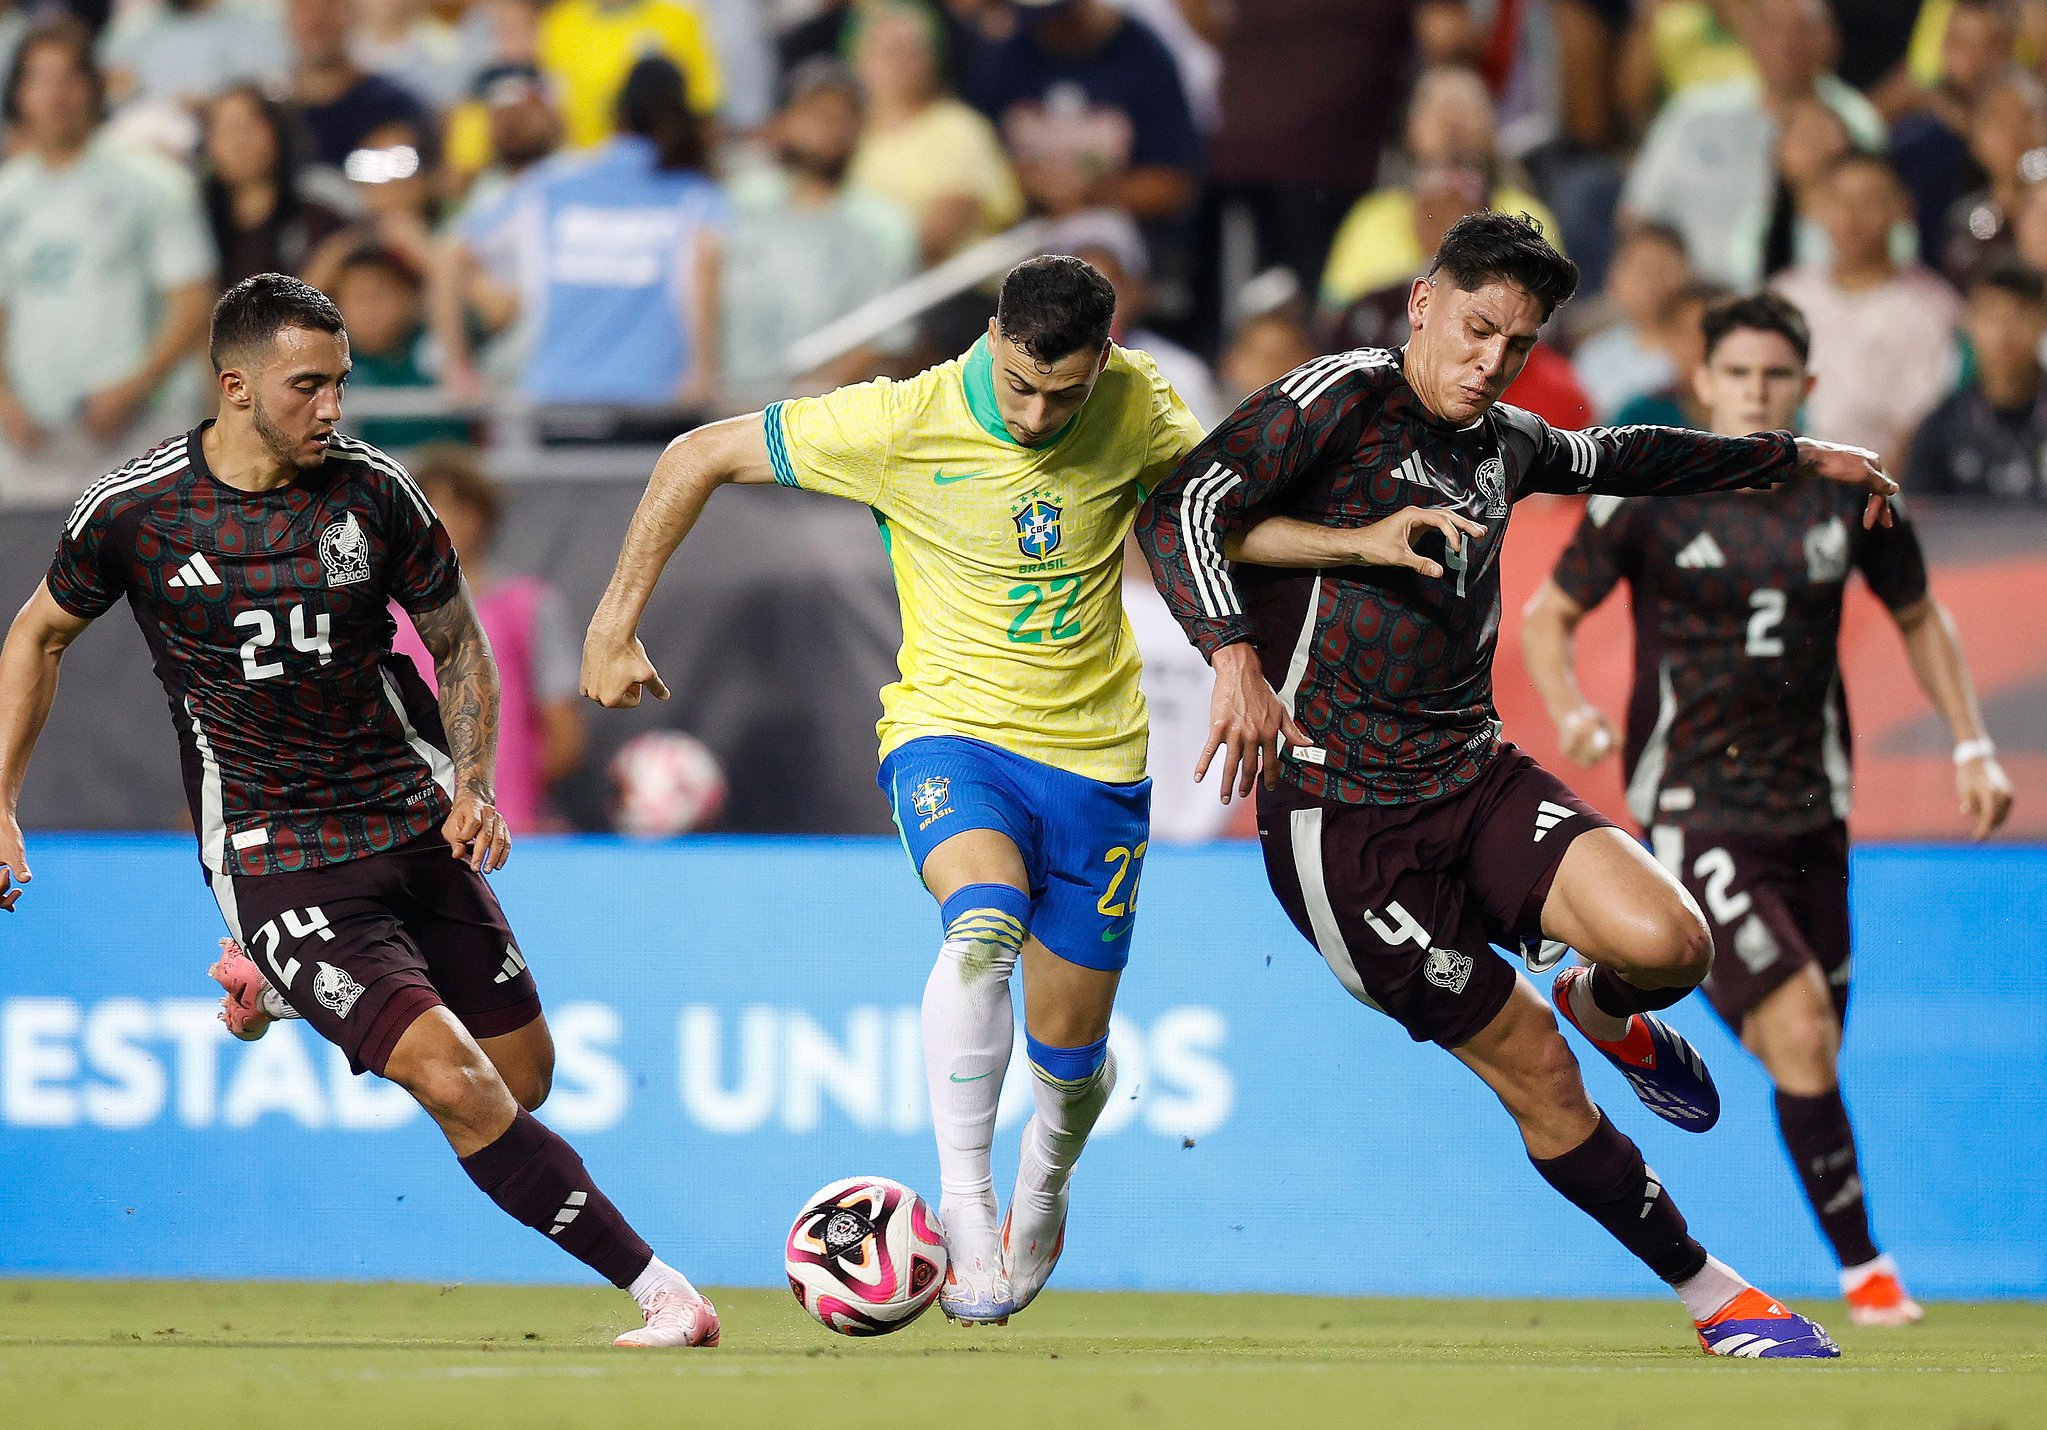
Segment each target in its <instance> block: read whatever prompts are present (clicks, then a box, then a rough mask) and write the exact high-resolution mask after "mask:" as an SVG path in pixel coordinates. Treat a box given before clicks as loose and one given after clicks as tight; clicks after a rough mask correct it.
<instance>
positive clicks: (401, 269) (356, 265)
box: [332, 243, 426, 293]
mask: <svg viewBox="0 0 2047 1430" xmlns="http://www.w3.org/2000/svg"><path fill="white" fill-rule="evenodd" d="M366 269H367V270H371V271H374V272H377V273H388V274H390V275H391V276H392V277H393V278H396V279H397V280H398V281H399V282H400V283H403V284H404V285H405V286H406V287H408V288H414V289H418V288H424V287H425V286H426V279H425V277H424V276H423V275H422V274H421V273H420V271H419V270H418V269H417V268H414V267H413V266H412V265H411V264H410V263H407V262H406V261H405V260H404V259H403V258H401V257H399V256H398V254H397V252H396V251H395V250H393V249H389V248H386V247H384V246H383V245H382V244H379V243H365V244H361V245H358V246H357V247H355V248H352V249H350V250H349V251H348V253H347V254H346V255H344V256H343V258H342V260H341V264H340V266H339V267H338V268H336V269H335V271H334V278H333V280H332V286H333V288H334V291H335V292H337V293H338V292H340V291H341V280H342V279H344V278H346V277H348V275H349V274H351V273H360V272H362V271H364V270H366Z"/></svg>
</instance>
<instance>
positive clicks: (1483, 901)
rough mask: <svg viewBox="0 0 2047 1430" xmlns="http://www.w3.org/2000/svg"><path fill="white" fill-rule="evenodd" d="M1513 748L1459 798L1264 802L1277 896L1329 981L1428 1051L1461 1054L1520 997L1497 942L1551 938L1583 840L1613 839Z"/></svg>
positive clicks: (1288, 790)
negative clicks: (1561, 882) (1555, 900)
mask: <svg viewBox="0 0 2047 1430" xmlns="http://www.w3.org/2000/svg"><path fill="white" fill-rule="evenodd" d="M1614 827H1616V826H1615V825H1614V822H1613V821H1612V820H1610V819H1608V818H1607V817H1606V816H1605V815H1603V814H1600V813H1599V812H1598V811H1597V810H1595V809H1593V808H1592V807H1591V806H1590V805H1588V804H1586V803H1585V801H1583V800H1581V799H1579V798H1578V796H1577V795H1575V794H1573V793H1571V791H1570V790H1569V789H1568V788H1566V787H1565V785H1564V783H1563V781H1561V780H1559V779H1558V778H1557V777H1556V776H1554V775H1552V774H1551V773H1550V772H1549V771H1547V770H1545V769H1544V768H1543V767H1542V766H1541V765H1539V764H1537V763H1536V762H1535V760H1534V759H1533V757H1531V756H1529V755H1526V754H1524V753H1522V752H1521V751H1520V750H1518V749H1516V748H1515V747H1514V746H1512V745H1508V746H1506V747H1505V748H1504V749H1502V750H1501V751H1500V753H1499V755H1498V756H1497V757H1495V758H1494V760H1493V762H1492V763H1491V764H1490V765H1488V766H1486V768H1485V771H1484V773H1482V774H1481V775H1480V776H1479V777H1478V779H1477V780H1476V781H1475V782H1474V783H1472V784H1470V785H1467V786H1466V787H1465V788H1463V789H1461V790H1459V791H1458V792H1457V793H1455V794H1452V795H1446V796H1444V797H1442V798H1440V799H1432V800H1427V801H1424V802H1423V803H1420V804H1408V805H1396V806H1389V807H1382V806H1378V805H1352V804H1338V803H1335V802H1333V801H1329V800H1321V799H1315V798H1313V797H1311V796H1308V795H1305V794H1303V793H1302V792H1301V791H1300V790H1298V789H1296V788H1294V787H1293V786H1292V785H1288V784H1284V783H1282V784H1281V785H1280V787H1279V788H1278V789H1276V790H1261V791H1260V792H1259V803H1258V837H1259V840H1260V842H1261V843H1262V844H1263V845H1264V846H1265V871H1266V874H1267V876H1268V877H1269V878H1270V879H1271V880H1272V890H1273V892H1274V893H1275V894H1277V895H1278V896H1279V901H1280V903H1281V905H1282V906H1284V907H1285V909H1286V911H1287V916H1288V917H1289V918H1291V919H1292V920H1293V921H1294V927H1295V928H1297V929H1299V930H1300V931H1301V933H1302V935H1303V936H1304V937H1305V938H1307V940H1308V941H1309V942H1310V943H1312V944H1314V945H1315V946H1316V948H1318V949H1319V950H1321V953H1322V957H1323V958H1324V959H1325V960H1327V961H1328V964H1329V967H1330V970H1331V971H1332V972H1333V973H1335V974H1336V976H1337V977H1338V978H1339V979H1341V980H1342V982H1343V986H1344V987H1346V988H1348V989H1349V990H1350V991H1351V994H1352V996H1354V997H1356V998H1357V999H1359V1000H1360V1001H1361V1002H1363V1003H1366V1004H1368V1005H1370V1006H1371V1007H1373V1008H1376V1009H1378V1010H1379V1011H1380V1012H1382V1013H1385V1014H1386V1015H1387V1016H1388V1017H1390V1018H1392V1019H1393V1020H1394V1021H1395V1022H1397V1023H1399V1024H1400V1026H1401V1027H1403V1028H1405V1029H1407V1031H1408V1035H1409V1036H1410V1037H1412V1038H1413V1039H1414V1040H1415V1041H1416V1042H1418V1043H1423V1042H1435V1043H1440V1044H1442V1046H1444V1047H1446V1048H1454V1047H1457V1046H1458V1045H1459V1044H1462V1043H1465V1042H1468V1041H1470V1039H1471V1038H1473V1037H1474V1036H1476V1035H1477V1034H1478V1033H1479V1032H1480V1031H1481V1030H1482V1029H1483V1028H1484V1027H1485V1026H1486V1025H1487V1024H1488V1023H1490V1022H1492V1020H1493V1019H1494V1018H1495V1017H1497V1016H1499V1012H1500V1010H1501V1009H1502V1008H1504V1007H1506V1005H1507V998H1508V996H1509V995H1510V994H1511V993H1512V992H1513V991H1514V979H1515V976H1516V975H1515V972H1514V968H1513V966H1512V965H1511V964H1509V963H1508V962H1507V961H1506V960H1505V959H1504V958H1502V957H1501V956H1500V955H1499V954H1498V953H1497V952H1495V951H1494V949H1493V945H1494V944H1495V943H1499V944H1505V945H1509V946H1512V945H1515V944H1518V943H1519V942H1520V941H1521V940H1522V939H1524V938H1529V937H1539V936H1540V935H1541V932H1542V903H1543V900H1544V899H1545V898H1547V897H1548V895H1549V886H1550V881H1551V880H1552V879H1553V878H1555V877H1556V871H1557V865H1558V864H1560V863H1562V862H1563V858H1564V851H1565V850H1566V849H1568V848H1569V847H1570V845H1571V841H1572V840H1573V839H1576V838H1577V837H1578V836H1579V835H1580V834H1582V833H1584V832H1585V831H1586V830H1588V829H1597V828H1614Z"/></svg>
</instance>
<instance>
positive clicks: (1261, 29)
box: [1202, 0, 1468, 330]
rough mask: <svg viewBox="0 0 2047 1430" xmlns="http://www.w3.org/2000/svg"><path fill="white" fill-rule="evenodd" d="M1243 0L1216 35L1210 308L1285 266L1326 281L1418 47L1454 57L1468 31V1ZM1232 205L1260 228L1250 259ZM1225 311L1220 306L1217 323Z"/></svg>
mask: <svg viewBox="0 0 2047 1430" xmlns="http://www.w3.org/2000/svg"><path fill="white" fill-rule="evenodd" d="M1233 8H1234V12H1235V19H1234V20H1233V21H1232V22H1231V23H1229V24H1228V26H1227V27H1226V28H1224V29H1223V30H1222V32H1221V34H1220V38H1219V40H1218V48H1219V49H1220V50H1221V52H1222V62H1223V72H1222V127H1221V128H1220V129H1219V130H1217V131H1216V135H1215V141H1214V164H1213V168H1214V172H1215V185H1214V188H1213V190H1212V193H1211V196H1210V203H1209V205H1208V211H1209V212H1208V220H1207V222H1206V223H1205V225H1204V227H1205V231H1206V237H1205V239H1204V243H1205V246H1206V247H1207V248H1208V249H1209V264H1208V266H1209V268H1210V269H1211V270H1212V276H1211V277H1210V278H1209V279H1208V281H1206V282H1205V283H1204V285H1203V293H1202V301H1203V302H1204V303H1205V304H1208V305H1218V304H1219V303H1220V302H1221V300H1222V299H1223V298H1224V296H1225V295H1230V294H1234V293H1235V292H1237V291H1238V290H1239V289H1240V288H1241V286H1242V284H1243V283H1244V282H1245V281H1247V280H1248V279H1250V278H1251V277H1253V276H1254V275H1255V274H1257V273H1259V272H1262V271H1264V270H1265V269H1267V268H1269V267H1271V266H1272V265H1274V264H1278V265H1282V266H1284V267H1286V268H1287V269H1288V270H1289V271H1291V272H1292V273H1293V275H1294V277H1295V278H1296V279H1297V280H1298V281H1299V283H1300V286H1301V288H1302V290H1303V291H1306V292H1312V291H1313V290H1314V287H1315V285H1316V284H1317V283H1319V282H1320V281H1321V279H1322V269H1323V264H1324V261H1325V260H1326V259H1327V257H1328V254H1329V243H1330V240H1331V238H1333V237H1334V236H1335V233H1336V230H1337V226H1338V225H1339V224H1340V223H1342V222H1343V216H1344V214H1346V213H1347V212H1349V210H1350V207H1351V205H1352V204H1353V203H1355V202H1356V201H1357V200H1358V198H1360V197H1361V196H1362V195H1364V194H1366V193H1368V192H1369V191H1370V190H1371V188H1372V186H1373V185H1374V184H1375V183H1376V182H1377V181H1378V177H1379V154H1380V151H1381V150H1382V149H1384V148H1385V147H1386V146H1387V143H1388V142H1389V140H1390V139H1391V137H1392V134H1393V132H1394V128H1395V125H1396V124H1397V123H1398V116H1399V110H1398V109H1397V108H1396V104H1395V101H1396V100H1397V97H1398V96H1400V95H1401V94H1402V93H1404V90H1405V86H1406V84H1407V78H1408V75H1409V74H1410V73H1411V72H1412V70H1413V66H1414V60H1415V56H1416V54H1417V51H1419V52H1420V53H1421V54H1422V56H1423V57H1424V59H1426V60H1435V59H1439V58H1444V57H1445V52H1446V51H1447V50H1449V49H1451V48H1453V47H1455V46H1457V45H1460V44H1462V43H1464V41H1465V39H1466V38H1467V35H1466V32H1467V30H1468V25H1467V23H1466V17H1465V15H1464V6H1463V5H1462V3H1459V2H1458V0H1424V3H1421V4H1419V5H1417V4H1415V3H1414V0H1237V3H1236V4H1235V6H1234V7H1233ZM1233 215H1242V216H1243V218H1244V219H1247V220H1248V223H1249V228H1250V231H1251V232H1250V237H1251V240H1252V242H1251V245H1250V246H1251V248H1252V249H1253V251H1252V252H1251V253H1249V254H1245V255H1244V256H1243V258H1242V261H1241V263H1239V262H1237V261H1236V260H1234V259H1233V258H1232V257H1231V256H1229V255H1227V254H1226V253H1225V252H1224V246H1223V241H1222V230H1223V224H1224V222H1225V219H1226V218H1230V217H1231V216H1233ZM1226 265H1227V267H1228V269H1229V270H1230V271H1225V268H1226ZM1223 318H1224V315H1223V314H1222V313H1220V312H1218V313H1216V314H1213V315H1210V318H1209V325H1210V328H1211V330H1219V329H1220V328H1221V326H1222V325H1223Z"/></svg>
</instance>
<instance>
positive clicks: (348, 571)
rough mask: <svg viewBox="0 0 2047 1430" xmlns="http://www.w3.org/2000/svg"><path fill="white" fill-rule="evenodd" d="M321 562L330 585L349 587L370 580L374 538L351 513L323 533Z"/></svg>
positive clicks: (321, 534)
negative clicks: (370, 537) (371, 546)
mask: <svg viewBox="0 0 2047 1430" xmlns="http://www.w3.org/2000/svg"><path fill="white" fill-rule="evenodd" d="M320 564H321V565H322V566H324V567H326V568H327V584H328V585H329V586H348V585H352V584H353V583H355V582H357V581H367V580H369V579H370V539H369V537H367V536H365V535H364V534H363V529H362V524H361V523H360V522H358V521H357V520H356V519H355V513H354V512H350V513H348V515H346V516H344V517H342V518H341V520H339V521H337V522H334V523H332V524H331V525H329V526H328V528H327V529H326V530H325V531H323V532H321V533H320Z"/></svg>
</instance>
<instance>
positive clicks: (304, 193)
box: [199, 84, 348, 290]
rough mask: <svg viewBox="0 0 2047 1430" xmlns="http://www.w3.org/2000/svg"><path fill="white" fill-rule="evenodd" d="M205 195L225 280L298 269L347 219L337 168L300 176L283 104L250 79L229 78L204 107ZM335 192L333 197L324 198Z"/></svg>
mask: <svg viewBox="0 0 2047 1430" xmlns="http://www.w3.org/2000/svg"><path fill="white" fill-rule="evenodd" d="M205 121H206V122H205V129H204V135H203V139H202V142H201V146H200V169H199V174H200V195H201V197H202V198H203V199H204V201H205V204H206V218H207V222H208V224H209V225H210V226H211V227H212V229H213V243H214V247H215V248H216V249H218V250H219V253H220V286H221V288H222V289H223V290H225V289H228V288H232V287H234V285H235V284H237V283H239V282H241V281H242V280H243V279H244V278H251V277H254V276H255V275H256V274H258V273H297V272H298V271H299V270H300V268H301V267H303V266H304V264H305V261H306V259H307V258H308V257H309V256H311V254H312V251H313V249H314V247H315V246H316V245H318V244H319V243H320V242H321V240H323V239H325V238H326V237H328V235H330V234H332V233H334V232H335V231H336V230H338V229H340V228H341V227H342V226H343V224H344V223H345V222H346V220H344V219H343V218H342V217H341V214H340V212H338V209H339V208H340V207H345V206H346V200H347V197H348V196H346V195H345V194H337V195H319V194H316V193H315V192H314V190H315V189H317V188H319V187H320V186H321V185H322V184H325V186H326V187H330V188H334V189H341V188H342V185H340V184H339V183H338V182H334V183H327V179H331V178H333V177H334V176H333V171H332V170H324V171H316V175H318V176H324V177H316V176H308V181H307V182H303V183H302V181H301V178H300V174H299V167H298V163H297V161H296V159H295V158H294V157H293V153H292V131H291V123H290V120H289V118H288V116H287V115H286V114H285V112H284V106H282V105H281V104H279V103H278V102H277V101H276V100H274V99H272V98H270V97H269V96H268V95H266V94H265V93H264V92H263V91H262V90H260V89H258V88H257V87H256V86H255V85H252V84H237V85H230V86H229V87H228V88H227V89H225V90H223V91H222V92H221V94H220V96H219V97H218V98H216V99H215V100H214V101H213V102H212V103H211V104H209V105H208V106H206V113H205ZM329 199H331V200H332V201H331V202H330V201H327V200H329Z"/></svg>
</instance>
